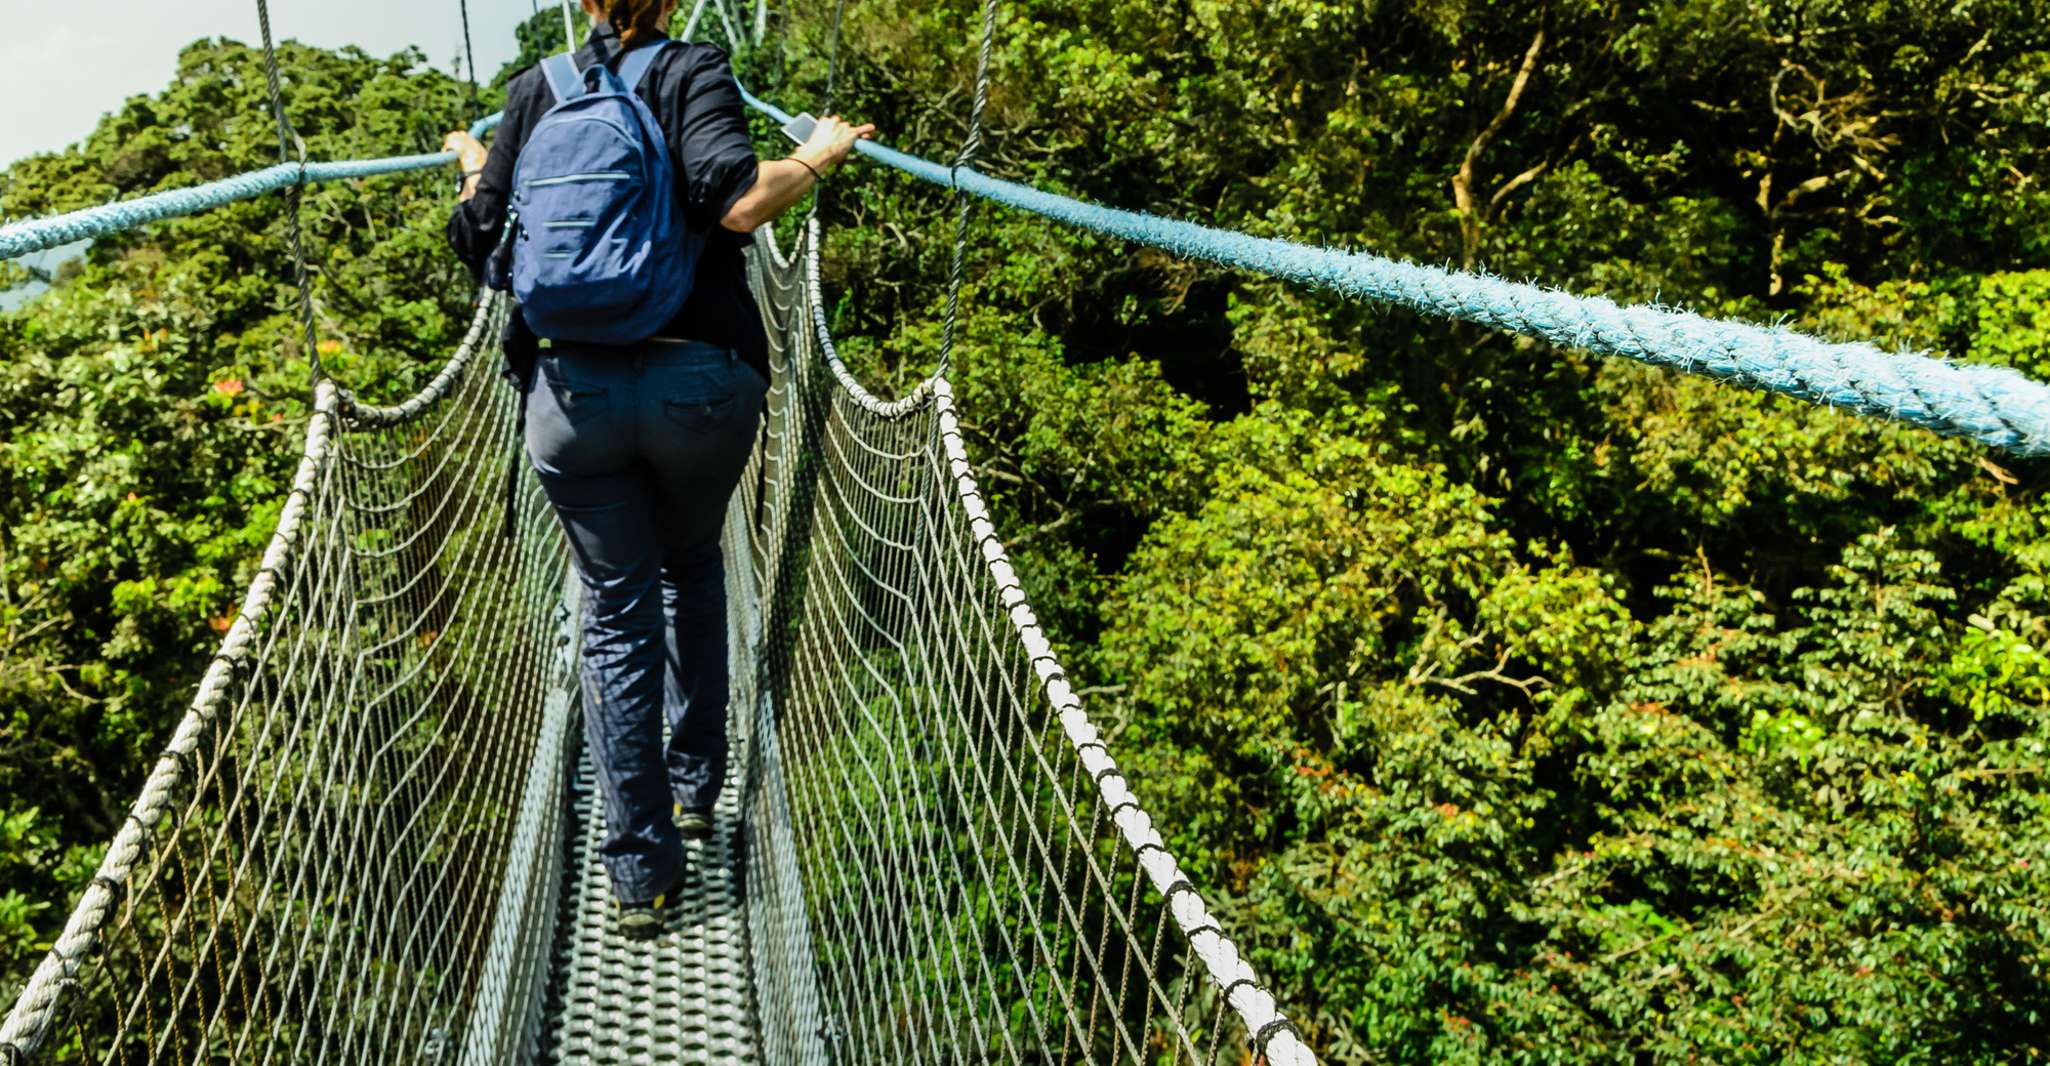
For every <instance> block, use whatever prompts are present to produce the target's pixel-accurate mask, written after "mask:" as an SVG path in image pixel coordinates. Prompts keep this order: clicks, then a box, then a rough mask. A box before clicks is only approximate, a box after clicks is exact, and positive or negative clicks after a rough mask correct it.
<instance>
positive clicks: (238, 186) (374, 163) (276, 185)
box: [0, 115, 500, 260]
mask: <svg viewBox="0 0 2050 1066" xmlns="http://www.w3.org/2000/svg"><path fill="white" fill-rule="evenodd" d="M499 118H500V116H499V115H489V116H486V117H485V118H483V119H480V120H478V122H477V123H476V125H473V126H471V127H470V133H471V135H472V136H476V137H482V136H484V135H485V134H486V133H489V132H491V130H493V129H495V128H497V126H498V121H499ZM454 161H455V153H453V152H434V153H430V154H427V155H400V156H389V157H386V158H383V159H345V160H341V161H339V162H334V163H308V164H306V181H307V182H309V183H312V182H322V181H345V180H348V179H350V178H368V177H372V176H375V175H378V174H396V173H398V172H400V171H406V170H427V169H429V168H432V167H442V166H447V165H448V164H449V163H451V162H454ZM298 183H299V164H297V163H279V164H278V165H276V166H271V167H265V168H263V169H262V170H252V171H249V172H248V173H245V174H237V175H235V176H234V177H232V178H222V179H221V180H219V181H211V182H208V183H206V184H205V185H195V186H193V187H191V188H189V189H171V190H169V191H166V192H160V193H152V194H150V195H148V196H139V197H136V198H135V199H133V200H122V201H120V202H118V203H111V204H101V205H100V206H98V207H88V208H85V209H83V210H79V211H72V212H68V213H66V214H62V215H52V216H51V217H49V218H31V219H26V220H24V221H21V222H14V223H10V224H8V225H5V226H0V260H5V259H13V258H15V257H16V256H23V255H27V254H29V253H30V252H40V251H42V250H43V249H45V248H55V247H57V246H58V245H60V244H70V243H71V242H72V241H81V240H85V239H86V238H89V237H99V236H104V235H105V234H109V233H113V232H116V231H118V230H124V229H128V228H130V227H133V226H140V225H142V224H143V223H145V222H156V221H158V220H160V219H166V218H177V217H178V216H180V215H190V214H195V213H197V212H200V211H205V210H208V209H210V208H215V207H219V206H221V205H222V204H226V203H232V202H234V201H236V200H248V199H251V198H253V197H257V196H262V195H264V194H265V193H272V192H276V191H278V190H279V189H284V188H289V187H291V186H293V185H296V184H298Z"/></svg>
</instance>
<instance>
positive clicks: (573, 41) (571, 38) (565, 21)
mask: <svg viewBox="0 0 2050 1066" xmlns="http://www.w3.org/2000/svg"><path fill="white" fill-rule="evenodd" d="M562 39H563V40H564V41H567V42H569V43H568V45H567V47H568V49H569V51H572V52H574V51H576V50H577V24H576V22H575V20H573V19H571V18H570V14H569V0H562Z"/></svg>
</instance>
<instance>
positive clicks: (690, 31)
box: [681, 0, 706, 41]
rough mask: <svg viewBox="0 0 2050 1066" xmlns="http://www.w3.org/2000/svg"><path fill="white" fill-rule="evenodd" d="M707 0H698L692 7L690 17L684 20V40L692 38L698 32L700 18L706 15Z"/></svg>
mask: <svg viewBox="0 0 2050 1066" xmlns="http://www.w3.org/2000/svg"><path fill="white" fill-rule="evenodd" d="M705 3H706V0H698V2H697V3H696V4H694V5H692V7H691V9H690V17H689V18H687V19H685V20H684V22H683V36H682V38H681V39H682V40H686V41H688V40H691V39H692V38H693V37H694V36H695V35H696V34H697V32H698V19H700V18H702V17H704V14H705Z"/></svg>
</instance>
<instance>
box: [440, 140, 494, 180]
mask: <svg viewBox="0 0 2050 1066" xmlns="http://www.w3.org/2000/svg"><path fill="white" fill-rule="evenodd" d="M441 150H442V151H444V152H454V153H455V154H456V162H457V163H459V164H461V165H462V168H463V173H465V174H470V173H474V172H476V171H479V170H483V169H484V160H485V158H486V157H487V156H489V155H490V154H491V153H490V151H489V150H488V149H486V148H485V147H484V145H483V144H482V143H480V142H479V141H478V140H477V138H475V137H472V136H470V135H469V133H468V132H466V131H464V130H451V131H449V135H448V136H446V137H443V138H442V139H441Z"/></svg>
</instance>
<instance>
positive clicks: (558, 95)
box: [541, 52, 584, 104]
mask: <svg viewBox="0 0 2050 1066" xmlns="http://www.w3.org/2000/svg"><path fill="white" fill-rule="evenodd" d="M541 73H542V75H543V76H545V77H546V78H547V79H548V88H550V89H551V90H553V91H554V92H555V102H556V103H558V104H559V103H562V102H564V101H566V100H569V99H570V98H572V97H576V96H582V95H583V94H584V79H582V78H580V77H577V61H576V60H575V59H573V58H571V57H570V54H569V53H568V52H558V53H556V54H555V55H552V56H549V57H548V58H546V59H544V60H542V61H541Z"/></svg>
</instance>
